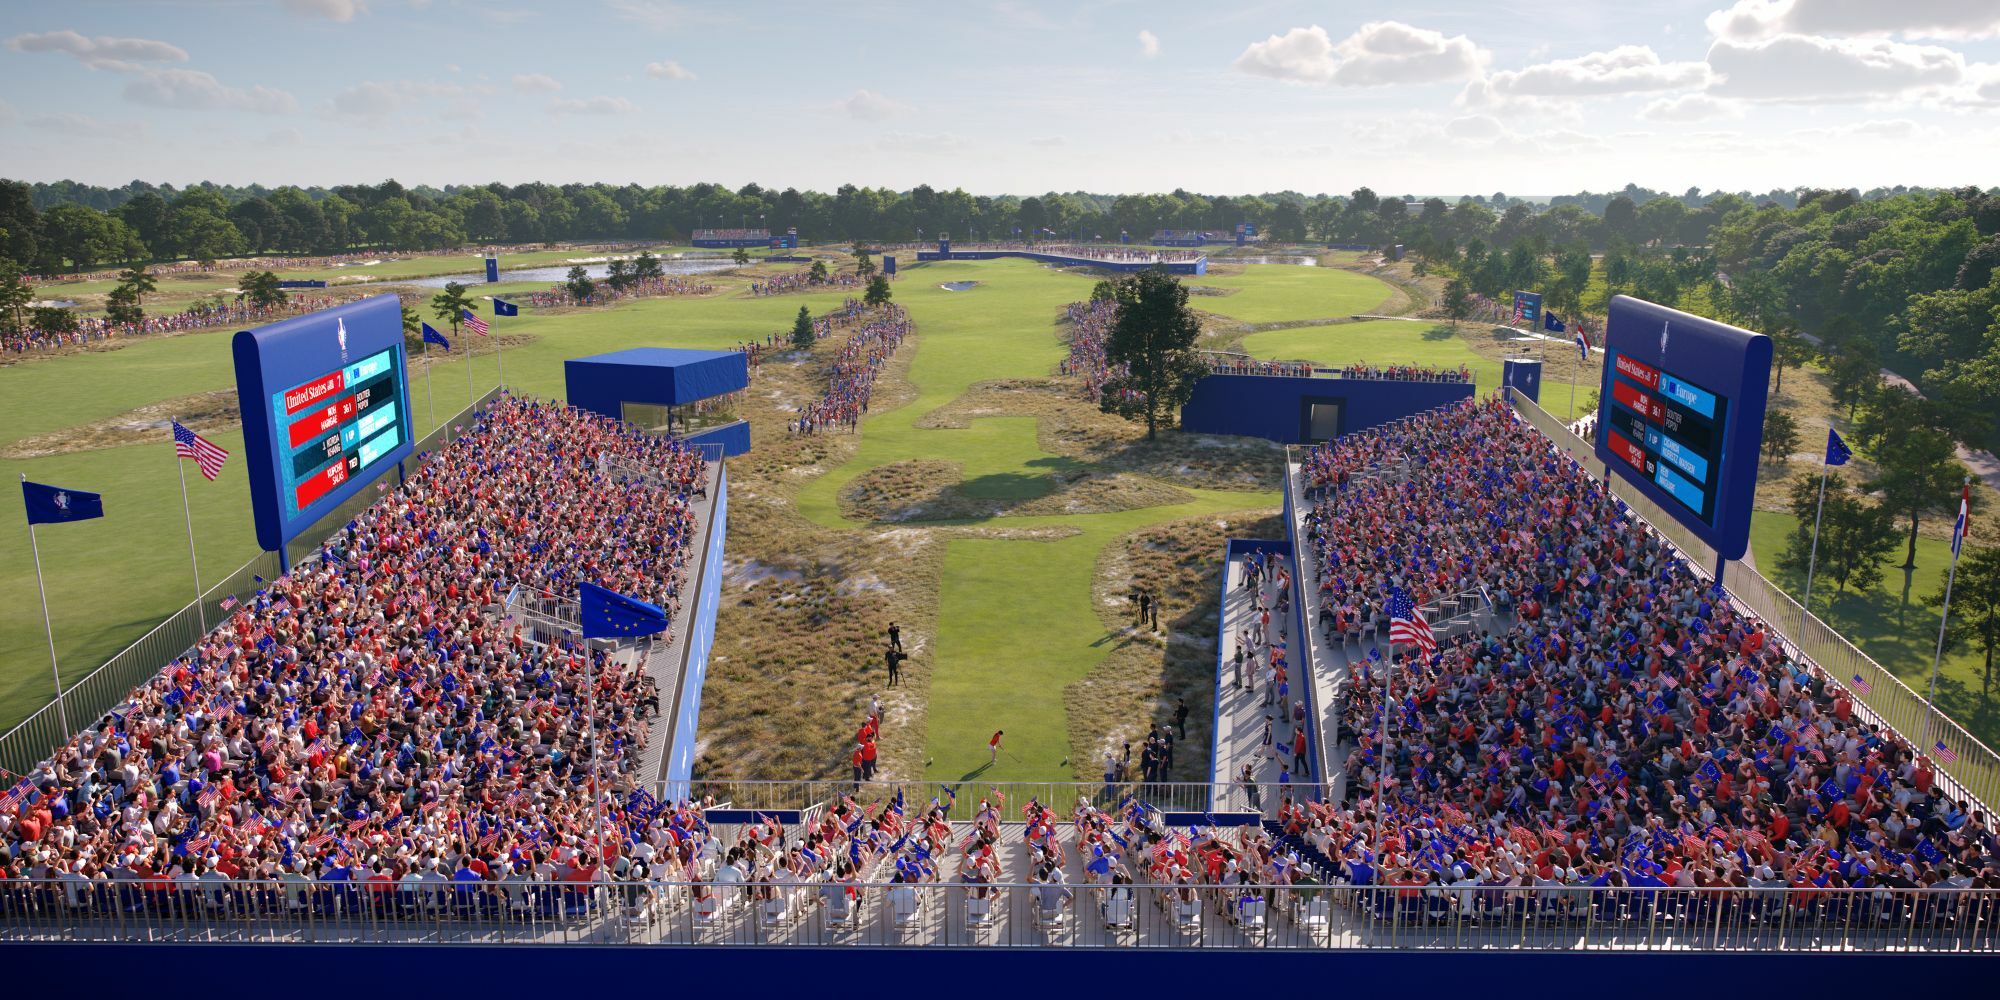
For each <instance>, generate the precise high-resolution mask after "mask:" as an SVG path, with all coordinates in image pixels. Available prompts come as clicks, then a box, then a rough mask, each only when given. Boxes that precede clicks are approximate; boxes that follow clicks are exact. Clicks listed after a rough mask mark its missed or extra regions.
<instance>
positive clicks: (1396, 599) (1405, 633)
mask: <svg viewBox="0 0 2000 1000" xmlns="http://www.w3.org/2000/svg"><path fill="white" fill-rule="evenodd" d="M1388 611H1389V641H1390V642H1392V643H1393V642H1407V643H1413V644H1415V646H1416V647H1417V648H1418V649H1421V650H1423V651H1424V655H1426V656H1428V655H1430V654H1432V653H1435V652H1437V637H1436V636H1434V635H1432V634H1431V623H1430V622H1427V621H1425V620H1424V615H1423V612H1421V611H1418V610H1417V606H1416V604H1415V603H1414V602H1412V601H1411V600H1410V594H1409V591H1406V590H1393V591H1390V593H1389V608H1388Z"/></svg>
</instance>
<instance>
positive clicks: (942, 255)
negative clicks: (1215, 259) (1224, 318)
mask: <svg viewBox="0 0 2000 1000" xmlns="http://www.w3.org/2000/svg"><path fill="white" fill-rule="evenodd" d="M1002 257H1019V258H1021V259H1023V260H1038V261H1041V262H1042V263H1044V264H1061V265H1063V266H1064V267H1094V268H1097V269H1099V270H1102V271H1120V272H1126V273H1132V272H1138V271H1144V270H1146V269H1147V268H1150V267H1156V266H1158V265H1155V264H1142V263H1139V262H1138V261H1118V260H1095V259H1092V258H1090V257H1070V256H1067V255H1064V254H1057V253H1037V252H1035V251H1032V250H944V251H938V250H919V251H917V262H918V263H920V264H921V263H925V262H928V261H943V260H999V259H1000V258H1002ZM1167 273H1168V274H1207V273H1208V258H1207V257H1202V258H1200V259H1198V260H1177V261H1168V262H1167Z"/></svg>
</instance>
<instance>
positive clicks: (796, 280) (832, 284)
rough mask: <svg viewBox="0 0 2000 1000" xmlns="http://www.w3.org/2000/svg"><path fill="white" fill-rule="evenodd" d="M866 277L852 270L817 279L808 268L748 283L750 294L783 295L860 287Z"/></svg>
mask: <svg viewBox="0 0 2000 1000" xmlns="http://www.w3.org/2000/svg"><path fill="white" fill-rule="evenodd" d="M866 284H868V279H866V278H863V277H862V276H860V275H858V274H855V273H853V272H852V271H834V272H832V273H830V274H828V275H827V276H826V277H824V278H821V279H819V280H817V281H815V280H814V279H813V276H812V271H811V270H810V269H808V270H803V271H793V272H792V273H790V274H779V275H773V276H772V277H769V278H765V279H764V280H762V281H753V282H751V283H750V294H751V295H784V294H786V293H789V292H823V291H827V290H829V289H834V288H860V287H862V286H864V285H866Z"/></svg>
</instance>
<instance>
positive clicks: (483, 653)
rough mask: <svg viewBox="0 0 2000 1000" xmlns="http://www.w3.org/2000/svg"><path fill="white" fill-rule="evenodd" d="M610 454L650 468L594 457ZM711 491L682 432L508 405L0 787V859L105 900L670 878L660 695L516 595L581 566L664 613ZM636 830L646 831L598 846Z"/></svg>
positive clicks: (679, 586)
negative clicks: (596, 826)
mask: <svg viewBox="0 0 2000 1000" xmlns="http://www.w3.org/2000/svg"><path fill="white" fill-rule="evenodd" d="M614 458H615V459H617V460H618V462H619V463H620V467H622V468H625V469H627V470H631V469H635V468H638V469H645V470H650V474H647V475H631V474H627V475H614V476H607V475H604V474H603V473H602V472H601V465H600V459H614ZM706 482H707V473H706V469H705V464H704V462H703V459H702V457H701V455H700V453H699V452H698V451H696V450H694V449H692V448H690V447H688V446H686V445H684V444H682V443H681V442H679V441H677V440H674V439H671V438H660V437H653V436H650V435H646V434H643V433H640V432H638V431H636V430H633V429H631V428H629V427H626V426H624V425H620V424H617V423H615V422H612V421H609V420H606V419H604V418H602V417H598V416H596V415H593V414H590V413H587V412H584V411H581V410H576V409H572V408H570V407H567V406H563V405H561V404H552V403H544V402H537V401H533V400H524V399H518V398H513V397H504V398H503V399H502V401H501V402H499V403H498V404H496V405H495V406H493V407H491V408H489V409H488V410H487V411H486V412H484V413H483V414H481V416H480V418H479V421H478V424H477V426H476V427H475V428H474V429H473V430H471V431H470V432H469V433H467V434H465V435H463V436H461V437H459V438H458V439H457V440H456V441H454V442H452V443H451V444H450V445H449V446H448V447H447V448H446V449H445V450H444V451H443V452H442V453H441V454H438V455H436V456H434V457H433V458H431V460H430V461H428V462H426V463H425V464H424V465H423V467H422V468H421V470H420V471H419V472H418V473H416V474H415V475H413V476H411V477H410V478H409V479H408V480H407V481H406V482H405V483H403V484H402V485H401V486H400V487H398V488H397V489H395V490H394V491H393V492H389V493H386V494H385V495H384V496H383V497H382V498H381V499H380V500H378V501H377V502H376V503H375V504H374V505H373V506H371V507H369V508H368V509H367V510H365V511H364V512H362V513H361V514H360V515H359V516H357V517H356V518H355V519H354V520H353V521H352V522H350V523H349V524H348V525H347V527H346V528H345V529H343V530H342V531H340V532H339V533H337V534H336V535H335V536H334V537H333V538H331V539H330V540H329V541H328V542H327V543H326V545H325V546H324V547H323V549H322V550H321V552H320V554H319V555H318V556H317V557H315V558H314V559H312V560H310V561H308V562H307V563H306V564H304V565H301V566H299V567H297V568H295V569H294V570H293V572H292V573H291V574H290V575H288V576H286V577H284V578H281V579H279V580H275V581H272V582H271V583H270V584H269V586H268V587H267V588H266V589H265V590H263V591H260V592H259V593H258V594H257V595H256V596H255V597H254V598H252V599H251V600H249V601H247V602H246V603H245V604H244V605H243V606H241V607H238V608H236V609H235V610H234V612H233V614H231V616H230V617H229V618H228V620H226V621H224V622H222V623H220V624H219V625H218V626H217V627H216V628H215V629H214V631H212V632H211V633H209V634H208V635H207V636H205V637H204V638H203V640H202V641H201V642H200V644H199V645H197V647H196V648H195V649H193V650H191V651H190V652H189V653H188V654H187V655H186V656H184V657H182V658H181V659H179V660H177V661H176V662H174V663H172V664H170V665H169V666H168V667H167V668H166V669H165V670H163V671H162V672H161V673H160V674H159V675H158V676H156V677H155V678H153V679H152V680H150V681H148V682H147V683H145V684H143V685H141V686H140V687H139V688H138V689H136V690H134V691H133V692H132V694H131V696H130V697H129V698H128V699H127V700H126V702H125V703H124V704H122V705H120V706H119V707H118V708H117V709H115V710H114V711H113V712H112V713H110V714H109V715H108V716H106V717H105V718H104V719H102V720H100V721H99V722H98V723H96V724H95V725H94V726H92V727H91V728H90V729H89V730H87V731H85V732H84V733H82V734H80V735H79V736H77V737H76V738H75V739H74V740H72V741H71V742H70V743H69V744H68V745H66V746H64V747H63V748H61V750H59V751H58V752H57V753H56V754H55V755H54V757H53V758H52V759H50V760H49V761H46V762H44V763H43V764H42V765H41V766H40V767H38V768H36V769H35V770H34V772H33V773H32V774H30V775H28V776H26V777H25V778H24V779H22V780H20V781H18V782H17V783H16V784H14V785H13V787H11V788H10V789H8V790H7V792H6V793H5V803H4V806H5V808H0V845H4V848H5V852H6V853H5V855H4V860H0V876H4V879H5V880H8V881H9V882H11V881H12V880H19V879H35V880H37V881H41V882H45V883H47V884H54V883H55V882H58V881H59V882H61V883H62V884H63V885H64V886H65V888H66V890H68V892H69V894H70V896H71V900H70V902H71V905H72V906H82V907H86V908H87V907H89V906H91V905H93V904H92V901H93V900H97V899H99V898H100V897H99V894H100V893H108V894H109V895H108V896H105V897H104V898H109V899H115V900H116V905H117V906H118V907H119V908H121V909H122V908H129V907H132V906H151V905H154V904H155V901H158V900H171V899H173V898H175V897H174V896H173V893H174V892H175V891H177V889H176V887H189V886H194V885H200V886H202V887H204V890H205V891H210V890H208V889H207V887H208V886H209V883H217V886H216V887H215V888H214V889H213V890H212V891H213V892H215V893H218V894H223V895H219V896H218V897H217V898H218V899H224V898H226V896H227V894H229V893H232V892H236V890H232V889H229V888H227V887H226V886H227V884H228V883H243V884H254V883H256V882H258V881H259V880H268V879H277V878H280V877H282V878H284V879H288V880H299V881H306V880H311V879H316V878H332V879H336V880H350V879H351V880H354V881H357V882H358V881H369V882H377V883H381V884H382V886H383V887H384V891H388V889H387V887H388V886H390V885H392V884H393V885H400V886H401V888H400V889H396V890H394V891H397V892H411V893H418V894H419V895H420V896H421V894H422V893H425V892H429V891H431V890H430V889H427V888H424V887H425V886H429V885H430V884H431V883H444V882H447V881H461V882H462V881H468V880H469V881H483V880H489V879H491V880H499V879H502V878H503V877H513V876H515V875H519V876H521V877H523V878H526V877H529V876H531V875H535V876H543V877H552V876H555V875H556V874H558V873H561V874H562V875H563V876H564V877H566V878H575V879H582V880H588V879H590V878H592V877H606V878H608V877H611V876H612V875H613V874H614V873H615V874H616V875H617V876H619V877H627V876H630V875H632V874H634V869H635V868H636V869H638V871H639V873H641V874H643V871H644V869H645V868H646V864H645V863H646V861H649V860H654V858H655V855H656V852H657V854H658V860H657V862H656V863H655V865H654V866H653V869H654V870H655V871H660V872H664V871H673V872H683V871H685V870H686V869H687V865H688V862H689V861H690V859H691V858H692V854H691V853H690V852H687V851H680V852H678V853H676V852H674V851H673V850H672V848H673V847H674V845H675V844H676V843H679V842H681V841H682V840H684V839H685V838H684V835H685V834H686V833H687V832H688V831H691V830H694V829H697V825H696V824H695V823H694V821H693V819H692V818H691V817H692V813H691V812H690V811H689V810H687V809H685V808H680V809H678V810H675V809H663V808H658V807H657V806H655V807H654V808H650V809H648V808H642V807H641V805H640V803H641V802H642V801H644V802H650V796H645V797H644V799H640V798H637V797H634V796H628V795H626V794H625V793H624V790H625V789H629V788H631V787H632V785H633V782H634V781H635V780H644V779H646V778H648V777H650V776H649V775H644V774H641V773H639V769H640V765H641V762H642V761H644V760H646V759H647V755H646V750H647V745H648V741H649V737H650V735H651V734H650V733H649V727H650V722H651V719H652V718H653V717H654V716H655V715H656V714H657V712H658V707H659V698H658V692H657V690H656V689H655V688H654V686H653V684H652V682H651V681H650V679H649V678H648V677H647V676H646V674H645V673H644V670H643V668H642V665H641V660H640V659H639V658H638V657H636V656H634V655H631V651H627V650H621V649H618V648H615V647H614V646H612V645H611V644H608V643H604V642H595V643H589V644H581V643H578V642H577V641H575V640H573V639H570V638H568V637H567V636H564V635H559V634H556V633H557V632H559V631H560V630H559V629H554V628H550V627H547V623H546V622H542V621H540V620H539V618H538V617H537V616H536V615H534V614H526V613H522V614H519V615H518V616H509V615H508V608H509V605H510V603H511V604H514V605H520V604H521V595H522V594H530V595H533V594H542V595H549V596H552V597H554V598H557V599H558V600H561V599H564V598H565V597H566V596H567V597H568V598H572V599H573V595H574V593H575V589H576V585H577V584H578V582H580V581H582V580H591V581H593V582H599V583H601V584H603V585H605V586H609V587H611V588H613V589H615V590H618V591H620V592H623V593H627V594H630V595H632V596H635V597H638V598H640V599H643V600H647V601H652V602H655V603H658V604H661V605H663V606H665V607H667V608H669V609H670V610H673V609H677V608H678V607H679V605H680V603H681V602H682V601H683V599H684V598H686V597H687V595H686V594H685V593H684V586H685V584H686V575H687V562H688V554H689V553H688V548H689V544H690V542H691V540H692V539H693V538H694V536H695V534H696V524H695V520H694V516H693V513H692V504H691V500H692V498H693V497H694V495H695V494H696V493H698V492H699V491H700V490H701V489H703V487H704V484H705V483H706ZM593 787H597V788H603V789H605V790H606V793H607V794H606V797H605V800H604V801H602V802H599V803H597V804H596V808H597V810H598V811H600V812H602V813H603V814H605V815H606V817H607V825H608V826H610V827H612V829H610V830H609V832H604V833H600V832H598V831H593V830H592V829H591V827H590V823H589V821H588V819H587V817H589V816H590V815H591V814H592V813H593V801H592V799H593V796H592V793H591V789H592V788H593ZM613 790H617V791H618V794H616V795H613V794H611V793H612V791H613ZM676 824H678V825H676ZM676 829H678V830H679V831H680V833H674V832H673V831H674V830H676ZM628 836H630V837H635V838H637V839H638V840H640V841H646V842H649V846H648V848H647V849H645V850H613V851H604V850H602V846H603V844H602V840H603V838H604V837H609V838H611V839H612V840H613V842H614V843H616V842H622V841H623V840H624V839H625V838H626V837H628ZM607 857H608V860H600V859H605V858H607ZM607 868H608V869H610V870H609V871H607V870H606V869H607ZM438 891H442V890H441V889H440V890H438ZM239 895H240V893H239ZM533 902H534V901H533V900H530V899H526V898H522V899H517V900H515V903H516V905H522V906H529V905H532V904H533ZM406 903H408V901H407V900H405V901H403V902H402V903H398V904H397V905H398V906H404V908H407V906H405V904H406ZM230 905H238V904H236V903H232V904H230ZM242 905H248V904H247V903H244V904H242ZM420 908H421V909H428V905H427V904H426V905H425V906H423V907H420Z"/></svg>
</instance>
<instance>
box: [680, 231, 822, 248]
mask: <svg viewBox="0 0 2000 1000" xmlns="http://www.w3.org/2000/svg"><path fill="white" fill-rule="evenodd" d="M688 242H689V243H691V244H692V245H694V246H696V247H699V248H701V249H703V250H732V249H735V248H737V247H743V248H746V249H747V248H750V247H768V248H770V249H772V250H791V249H795V248H797V247H798V245H799V231H798V230H797V229H787V230H785V232H784V233H782V234H780V235H778V236H772V235H771V231H770V230H769V229H697V230H695V231H694V233H693V235H691V236H690V237H689V238H688Z"/></svg>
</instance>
